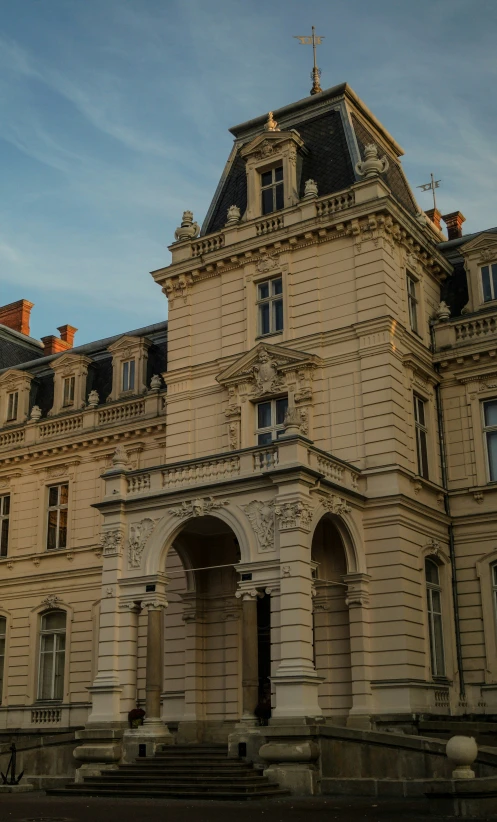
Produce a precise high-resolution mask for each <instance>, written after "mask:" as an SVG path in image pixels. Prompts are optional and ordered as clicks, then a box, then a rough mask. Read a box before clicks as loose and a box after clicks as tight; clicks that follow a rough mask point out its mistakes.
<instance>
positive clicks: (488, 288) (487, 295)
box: [481, 263, 497, 303]
mask: <svg viewBox="0 0 497 822" xmlns="http://www.w3.org/2000/svg"><path fill="white" fill-rule="evenodd" d="M481 284H482V288H483V300H484V302H486V303H488V302H490V300H497V263H493V265H484V266H483V267H482V270H481Z"/></svg>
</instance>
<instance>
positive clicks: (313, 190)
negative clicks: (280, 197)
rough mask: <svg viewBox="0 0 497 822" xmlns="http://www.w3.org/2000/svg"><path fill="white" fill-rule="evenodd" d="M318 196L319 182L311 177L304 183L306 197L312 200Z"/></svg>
mask: <svg viewBox="0 0 497 822" xmlns="http://www.w3.org/2000/svg"><path fill="white" fill-rule="evenodd" d="M317 196H318V184H317V183H316V181H315V180H312V179H309V180H306V181H305V185H304V199H306V200H310V199H313V198H314V197H317Z"/></svg>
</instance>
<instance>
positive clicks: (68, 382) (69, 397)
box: [62, 377, 75, 407]
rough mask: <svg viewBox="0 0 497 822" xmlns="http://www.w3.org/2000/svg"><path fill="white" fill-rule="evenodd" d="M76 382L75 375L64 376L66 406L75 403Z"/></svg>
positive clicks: (63, 399) (63, 386)
mask: <svg viewBox="0 0 497 822" xmlns="http://www.w3.org/2000/svg"><path fill="white" fill-rule="evenodd" d="M74 383H75V378H74V377H64V382H63V384H62V391H63V396H62V405H63V406H64V407H66V406H68V405H74Z"/></svg>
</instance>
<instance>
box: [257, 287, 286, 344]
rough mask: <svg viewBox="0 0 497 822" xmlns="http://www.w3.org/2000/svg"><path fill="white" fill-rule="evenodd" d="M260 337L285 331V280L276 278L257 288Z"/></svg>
mask: <svg viewBox="0 0 497 822" xmlns="http://www.w3.org/2000/svg"><path fill="white" fill-rule="evenodd" d="M257 307H258V329H257V334H258V336H259V337H262V336H264V335H265V334H277V333H278V331H283V280H282V279H281V277H276V278H275V279H274V280H266V282H264V283H259V284H258V286H257Z"/></svg>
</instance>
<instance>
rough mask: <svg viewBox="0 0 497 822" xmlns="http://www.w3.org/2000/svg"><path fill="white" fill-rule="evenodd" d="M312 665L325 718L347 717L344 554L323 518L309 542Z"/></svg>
mask: <svg viewBox="0 0 497 822" xmlns="http://www.w3.org/2000/svg"><path fill="white" fill-rule="evenodd" d="M311 560H312V562H313V577H314V589H315V594H314V600H313V629H314V664H315V666H316V671H317V673H318V676H320V677H322V678H323V682H321V684H320V686H319V697H318V698H319V705H320V707H321V710H322V711H323V714H324V715H325V716H334V717H344V718H345V717H347V716H348V714H349V711H350V709H351V707H352V665H351V648H350V618H349V608H348V605H347V602H346V593H347V584H346V583H345V582H344V578H345V576H346V574H347V573H348V571H349V570H350V569H349V568H348V567H347V553H346V549H345V545H344V542H343V538H342V536H341V534H340V530H339V528H338V527H337V524H336V522H335V520H334V518H333V517H332V516H331V515H330V514H325V515H324V516H323V517H322V518H321V519H320V520H319V522H318V524H317V526H316V529H315V531H314V534H313V538H312V548H311Z"/></svg>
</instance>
